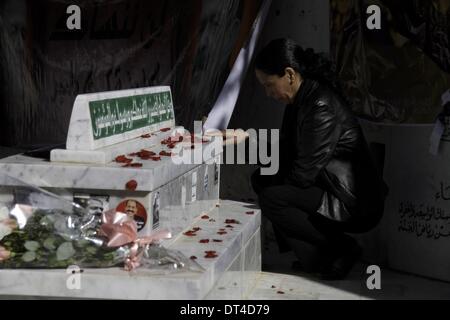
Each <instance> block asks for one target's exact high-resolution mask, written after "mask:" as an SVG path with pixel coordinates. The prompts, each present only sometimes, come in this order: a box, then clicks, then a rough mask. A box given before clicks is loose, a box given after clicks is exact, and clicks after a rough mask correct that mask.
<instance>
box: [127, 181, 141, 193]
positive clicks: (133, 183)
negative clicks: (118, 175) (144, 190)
mask: <svg viewBox="0 0 450 320" xmlns="http://www.w3.org/2000/svg"><path fill="white" fill-rule="evenodd" d="M137 185H138V183H137V181H136V180H130V181H128V182H127V183H126V184H125V188H126V189H127V190H131V191H134V190H136V188H137Z"/></svg>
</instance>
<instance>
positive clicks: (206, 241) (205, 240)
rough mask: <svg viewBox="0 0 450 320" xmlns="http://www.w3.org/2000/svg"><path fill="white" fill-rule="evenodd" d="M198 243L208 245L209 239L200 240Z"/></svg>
mask: <svg viewBox="0 0 450 320" xmlns="http://www.w3.org/2000/svg"><path fill="white" fill-rule="evenodd" d="M199 242H200V243H209V239H202V240H200V241H199Z"/></svg>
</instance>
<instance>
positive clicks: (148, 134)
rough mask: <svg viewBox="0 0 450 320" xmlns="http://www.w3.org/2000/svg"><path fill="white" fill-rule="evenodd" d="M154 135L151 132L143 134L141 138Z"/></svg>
mask: <svg viewBox="0 0 450 320" xmlns="http://www.w3.org/2000/svg"><path fill="white" fill-rule="evenodd" d="M151 136H152V135H151V134H150V133H147V134H143V135H142V136H141V138H150V137H151Z"/></svg>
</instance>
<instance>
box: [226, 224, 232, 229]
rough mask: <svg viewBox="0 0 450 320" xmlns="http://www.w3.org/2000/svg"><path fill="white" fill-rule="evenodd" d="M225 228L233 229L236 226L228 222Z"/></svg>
mask: <svg viewBox="0 0 450 320" xmlns="http://www.w3.org/2000/svg"><path fill="white" fill-rule="evenodd" d="M225 228H231V229H233V228H234V227H233V226H232V225H229V224H228V225H226V226H225Z"/></svg>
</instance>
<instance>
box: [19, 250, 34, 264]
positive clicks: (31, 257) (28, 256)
mask: <svg viewBox="0 0 450 320" xmlns="http://www.w3.org/2000/svg"><path fill="white" fill-rule="evenodd" d="M35 259H36V252H34V251H27V252H25V253H24V254H23V256H22V260H23V261H25V262H31V261H33V260H35Z"/></svg>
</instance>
